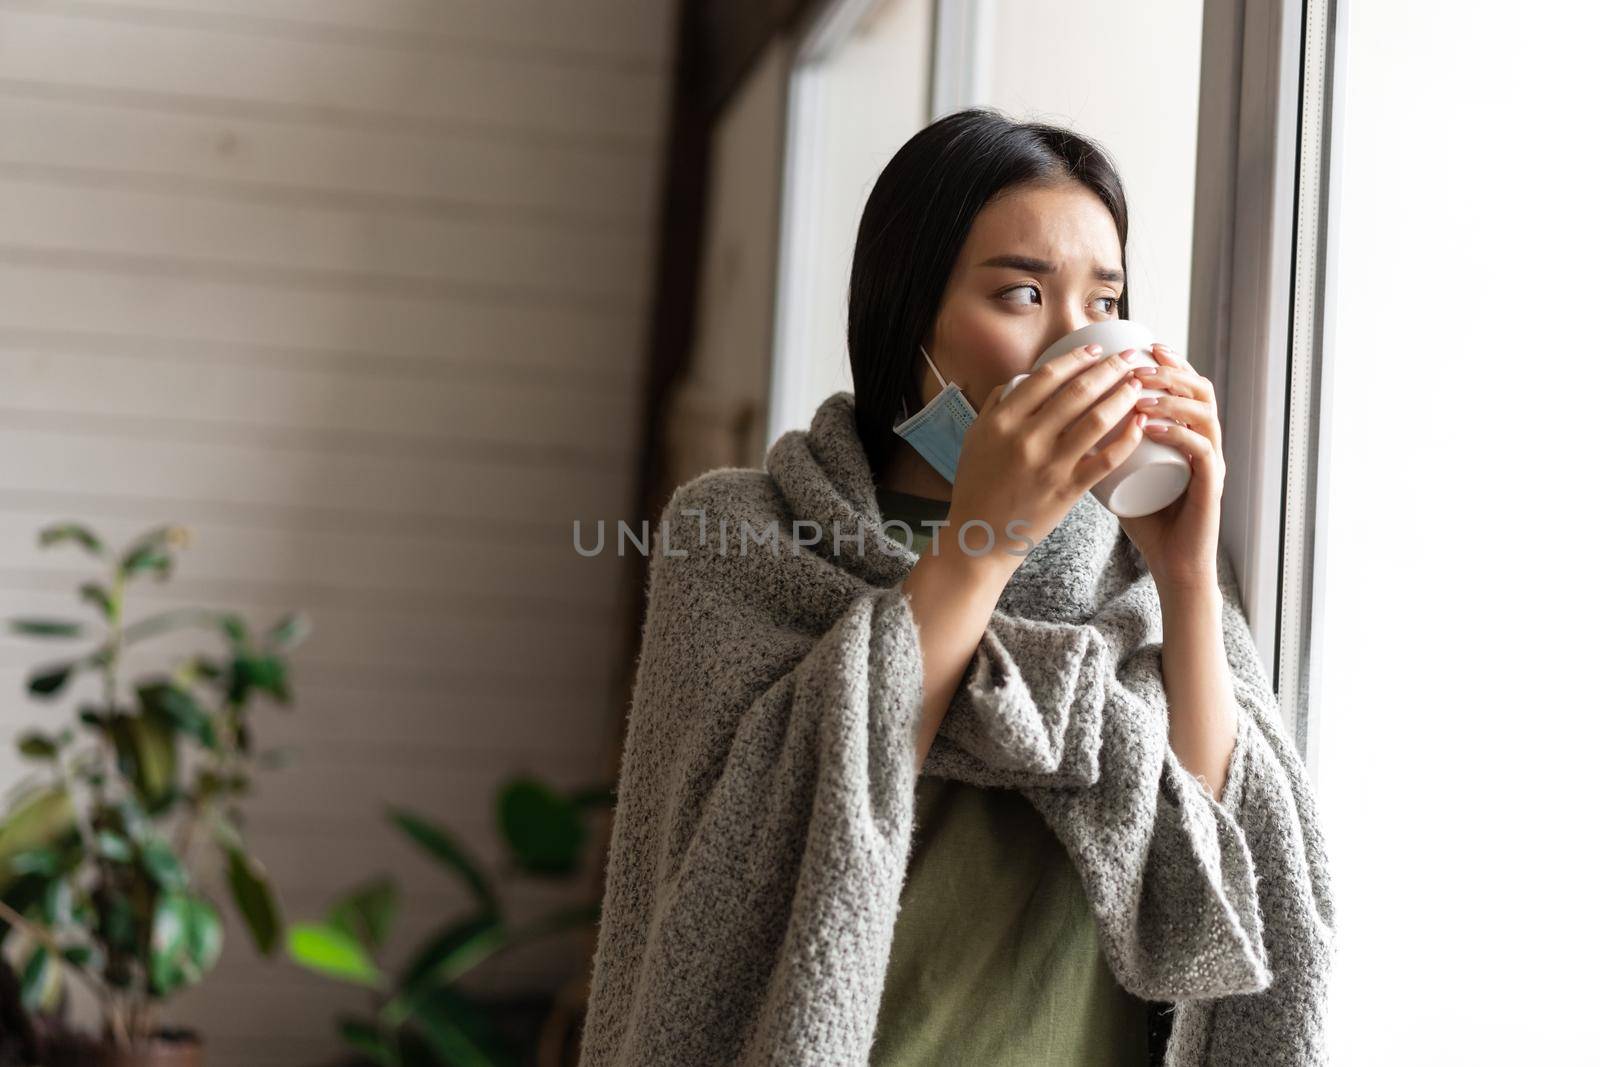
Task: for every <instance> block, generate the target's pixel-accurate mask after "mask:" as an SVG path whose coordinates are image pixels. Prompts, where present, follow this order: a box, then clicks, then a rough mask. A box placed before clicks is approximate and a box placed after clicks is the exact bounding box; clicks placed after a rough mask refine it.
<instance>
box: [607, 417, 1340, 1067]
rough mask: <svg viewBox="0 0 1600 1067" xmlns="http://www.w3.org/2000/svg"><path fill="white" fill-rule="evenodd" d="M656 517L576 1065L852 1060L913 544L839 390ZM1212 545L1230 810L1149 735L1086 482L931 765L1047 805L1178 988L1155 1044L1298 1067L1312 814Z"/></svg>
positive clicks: (1147, 708) (898, 724) (897, 724)
mask: <svg viewBox="0 0 1600 1067" xmlns="http://www.w3.org/2000/svg"><path fill="white" fill-rule="evenodd" d="M662 518H663V520H664V521H663V522H662V523H659V524H657V525H656V527H655V528H654V529H653V531H652V542H651V549H652V558H651V562H650V570H649V601H648V603H649V608H648V612H647V614H646V619H645V624H644V633H643V645H642V647H641V649H640V653H639V658H638V663H637V671H638V673H637V677H636V681H635V688H634V692H633V698H632V703H631V706H630V708H629V712H628V723H627V737H626V742H625V746H624V754H623V760H622V771H621V780H620V783H619V796H618V805H617V809H616V813H615V819H614V822H613V826H612V836H611V845H610V852H609V859H608V861H607V868H606V883H605V895H604V900H603V905H602V914H601V921H600V929H599V942H598V947H597V949H596V952H595V956H594V960H593V973H592V991H591V996H590V1002H589V1007H588V1014H587V1019H586V1023H585V1032H584V1042H583V1052H582V1058H581V1063H582V1065H583V1067H604V1065H617V1064H623V1065H629V1067H632V1065H638V1067H646V1065H649V1067H663V1065H678V1064H682V1065H694V1067H706V1065H710V1064H778V1065H786V1067H787V1065H801V1064H805V1065H809V1064H817V1065H822V1064H827V1065H850V1064H865V1063H866V1062H867V1059H868V1051H869V1049H870V1047H871V1043H872V1039H873V1034H874V1028H875V1024H876V1019H877V1012H878V1007H879V1003H880V997H881V994H882V990H883V983H884V979H885V975H886V973H887V965H888V959H889V946H890V941H891V935H892V933H893V929H894V924H895V917H896V914H897V909H898V906H899V897H900V891H901V887H902V884H903V882H904V878H905V874H906V869H907V862H908V852H909V847H910V842H911V829H912V817H913V811H914V807H913V789H914V786H915V776H916V762H915V750H914V738H915V734H916V726H917V722H918V720H919V718H920V716H921V703H922V682H921V679H922V659H921V656H922V653H921V647H920V645H919V643H918V639H917V631H916V627H915V623H914V620H913V617H912V615H911V611H910V608H909V605H908V602H907V599H906V597H905V595H904V593H903V592H902V590H901V588H900V582H901V581H902V579H904V578H905V576H906V575H907V574H908V573H909V572H910V570H911V568H912V566H913V565H914V564H915V563H916V561H917V556H916V555H915V554H914V553H913V552H911V551H910V550H909V549H907V548H906V547H905V546H904V545H903V544H901V543H900V542H899V541H897V540H895V539H894V537H893V536H891V535H889V534H886V533H884V531H883V530H882V529H881V526H880V524H881V521H882V516H881V514H880V513H879V511H878V506H877V502H876V499H875V497H874V493H873V483H872V476H871V472H870V469H869V467H868V466H867V461H866V455H865V453H864V451H863V450H862V447H861V441H860V438H859V437H858V436H857V434H856V430H855V423H854V398H853V395H852V394H851V393H848V392H839V393H835V394H834V395H833V396H831V397H829V398H828V399H827V400H826V401H824V402H823V403H822V405H821V406H820V407H819V408H818V409H817V412H816V415H815V416H814V418H813V420H812V423H811V426H810V429H809V430H805V431H801V430H795V431H791V432H789V433H787V434H785V435H783V436H782V437H781V438H779V439H778V440H777V441H776V442H775V443H774V444H773V446H772V447H771V449H770V450H769V452H768V454H767V459H766V470H765V471H761V470H755V469H745V468H722V469H719V470H714V471H710V472H708V473H706V474H702V475H700V476H699V477H697V478H695V479H693V480H692V481H689V482H687V483H685V484H684V485H682V486H680V487H679V488H678V490H677V491H676V492H675V493H674V494H673V496H672V499H671V501H670V502H669V504H668V505H667V507H666V509H665V511H664V512H663V516H662ZM774 520H776V522H777V524H778V525H777V534H776V537H775V538H772V539H769V540H768V541H767V542H766V543H761V542H760V541H759V540H758V539H759V537H760V536H761V535H762V534H763V533H766V534H769V535H770V534H771V532H772V528H771V527H770V526H769V524H770V523H772V522H773V521H774ZM746 524H748V527H746ZM835 524H837V525H835ZM835 530H837V537H836V535H835V532H834V531H835ZM943 535H944V537H947V538H953V536H954V531H952V530H949V529H948V528H947V529H946V530H945V531H944V532H943ZM741 537H742V538H743V550H742V551H741ZM809 542H816V543H809ZM942 543H943V544H944V546H945V547H944V550H945V551H951V550H954V548H953V541H951V542H942ZM724 546H725V547H724ZM774 550H776V551H774ZM1218 565H1219V577H1220V580H1221V585H1222V589H1223V594H1224V601H1225V608H1224V623H1225V643H1226V649H1227V658H1228V661H1229V664H1230V666H1231V668H1232V671H1233V677H1234V690H1235V693H1236V695H1237V699H1238V703H1239V707H1240V712H1241V713H1240V716H1239V734H1238V741H1237V744H1236V746H1235V750H1234V755H1233V759H1232V762H1231V764H1230V765H1229V769H1228V777H1227V781H1226V783H1225V787H1224V793H1223V798H1222V801H1221V802H1220V803H1218V802H1217V801H1216V800H1215V799H1214V798H1213V797H1212V796H1211V795H1210V793H1208V792H1207V790H1206V788H1205V787H1204V785H1203V784H1202V783H1201V782H1200V781H1199V780H1198V779H1196V778H1195V777H1194V776H1193V775H1191V774H1190V773H1189V772H1188V771H1187V770H1186V769H1185V768H1184V767H1183V766H1182V765H1181V764H1180V763H1179V762H1178V760H1177V757H1176V756H1175V755H1174V754H1173V752H1172V749H1171V747H1170V746H1169V744H1168V742H1167V711H1166V707H1167V705H1166V695H1165V691H1164V688H1163V684H1162V675H1161V646H1160V642H1161V611H1160V602H1159V600H1158V596H1157V591H1156V588H1155V585H1154V582H1153V580H1152V579H1151V577H1150V574H1149V571H1148V570H1147V569H1146V568H1145V566H1144V564H1143V561H1142V558H1141V557H1140V556H1139V553H1138V550H1137V549H1135V548H1134V547H1133V544H1132V542H1131V541H1130V540H1129V539H1128V538H1127V537H1126V535H1124V534H1123V533H1122V531H1121V527H1120V526H1119V525H1118V523H1117V520H1116V517H1115V516H1113V515H1112V514H1111V513H1110V512H1109V511H1107V510H1106V509H1105V508H1104V507H1103V506H1102V505H1101V504H1100V503H1099V502H1098V501H1096V500H1095V499H1094V498H1093V496H1092V495H1087V494H1086V495H1085V496H1084V497H1083V499H1082V500H1081V501H1080V502H1079V503H1078V505H1077V506H1076V507H1075V508H1074V509H1073V510H1072V511H1071V513H1070V514H1068V516H1067V517H1066V518H1065V519H1064V520H1063V521H1062V522H1061V524H1060V525H1059V526H1057V527H1056V529H1055V530H1054V531H1052V532H1051V534H1050V535H1049V536H1048V537H1046V538H1044V539H1043V540H1041V541H1040V542H1039V543H1038V544H1037V545H1036V546H1035V547H1034V549H1033V550H1032V551H1031V552H1030V553H1029V555H1028V557H1027V558H1026V560H1025V561H1024V562H1023V564H1022V565H1021V566H1020V567H1019V568H1018V570H1017V571H1016V573H1015V575H1014V576H1013V577H1012V579H1011V581H1010V584H1009V585H1008V586H1007V588H1006V590H1005V592H1004V594H1003V595H1002V597H1001V599H1000V602H999V605H998V607H997V609H996V611H995V612H994V615H993V616H992V618H991V620H990V623H989V626H988V629H987V631H986V632H985V634H984V635H983V637H982V639H981V640H980V643H979V646H978V649H977V652H976V654H975V656H974V657H973V662H972V664H971V665H970V667H969V668H968V671H967V674H966V676H965V677H964V679H963V680H962V683H961V685H960V686H959V687H958V691H957V694H956V696H955V698H954V700H953V701H952V703H951V707H950V710H949V713H948V714H947V716H946V717H945V720H944V723H943V725H942V728H941V730H940V732H939V735H938V736H937V738H936V739H935V741H934V743H933V747H932V749H931V750H930V752H929V754H928V757H927V760H926V762H925V764H924V767H923V773H925V774H931V775H937V776H942V777H947V778H955V779H959V780H961V781H965V782H970V783H973V784H976V785H979V786H984V787H992V788H1004V789H1016V790H1019V791H1020V792H1021V793H1022V794H1023V795H1024V796H1025V797H1027V798H1028V800H1029V801H1030V802H1031V803H1032V804H1033V805H1034V806H1035V807H1036V808H1037V809H1038V810H1039V812H1040V814H1041V815H1043V817H1044V818H1045V820H1046V821H1047V822H1048V824H1049V825H1050V826H1051V828H1052V829H1054V830H1055V832H1056V835H1057V837H1059V839H1060V841H1061V844H1062V845H1063V847H1065V848H1066V849H1067V852H1068V854H1069V855H1070V856H1071V858H1072V860H1073V862H1074V863H1075V864H1076V865H1077V868H1078V870H1079V871H1080V872H1081V874H1082V877H1083V883H1084V887H1085V890H1086V891H1087V894H1088V898H1089V901H1090V904H1091V907H1092V908H1093V911H1094V916H1095V921H1096V923H1097V926H1098V933H1099V936H1100V942H1101V946H1102V950H1103V951H1104V953H1105V955H1106V960H1107V963H1108V964H1109V966H1110V968H1111V970H1112V973H1113V974H1115V975H1116V977H1117V979H1118V981H1120V982H1121V983H1122V984H1123V986H1124V987H1125V988H1126V989H1128V990H1129V991H1130V992H1132V993H1133V994H1135V995H1136V996H1139V997H1142V998H1144V999H1146V1000H1162V1001H1170V1002H1173V1003H1175V1004H1176V1012H1175V1014H1174V1016H1173V1020H1172V1024H1173V1028H1172V1036H1171V1040H1170V1042H1169V1044H1168V1048H1167V1057H1166V1063H1167V1064H1169V1065H1190V1064H1218V1065H1221V1064H1227V1065H1233V1064H1238V1065H1245V1064H1248V1065H1252V1067H1259V1065H1262V1064H1296V1065H1299V1064H1319V1063H1323V1062H1325V1060H1326V1053H1325V1048H1324V1034H1323V1030H1324V1012H1325V1005H1326V993H1327V989H1326V987H1327V977H1328V971H1329V967H1330V964H1331V961H1332V956H1333V901H1332V897H1331V893H1330V885H1329V872H1328V863H1327V856H1326V852H1325V848H1324V842H1323V836H1322V832H1321V829H1320V827H1319V825H1318V821H1317V814H1316V802H1315V799H1314V797H1313V795H1312V792H1311V788H1310V785H1309V782H1308V781H1307V778H1306V771H1305V767H1304V765H1303V763H1302V762H1301V760H1300V758H1299V755H1298V754H1297V752H1296V750H1295V748H1294V746H1293V744H1292V742H1291V741H1290V740H1289V738H1288V737H1287V735H1286V733H1285V731H1284V729H1283V727H1282V726H1281V724H1280V720H1279V717H1278V710H1277V704H1276V699H1275V697H1274V694H1273V692H1272V690H1271V687H1270V685H1269V683H1268V680H1267V678H1266V677H1265V675H1264V672H1263V669H1262V666H1261V661H1260V659H1259V657H1258V655H1257V653H1256V649H1255V645H1254V644H1253V643H1252V640H1251V637H1250V634H1249V631H1248V630H1247V629H1246V625H1245V621H1244V617H1243V615H1242V613H1241V611H1240V609H1239V594H1238V587H1237V584H1236V581H1235V578H1234V574H1233V571H1232V568H1231V567H1230V566H1229V564H1228V561H1227V558H1226V555H1225V554H1224V555H1222V556H1221V557H1220V558H1219V560H1218Z"/></svg>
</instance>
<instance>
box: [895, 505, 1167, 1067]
mask: <svg viewBox="0 0 1600 1067" xmlns="http://www.w3.org/2000/svg"><path fill="white" fill-rule="evenodd" d="M878 504H879V507H880V508H881V509H882V511H883V518H884V521H885V523H887V522H889V520H891V519H899V520H901V521H902V522H905V523H906V524H907V525H909V526H910V527H911V530H912V535H911V537H910V539H909V544H908V538H907V536H906V531H905V530H904V529H902V528H900V527H898V526H888V527H887V528H886V529H887V532H888V534H889V536H890V537H893V538H895V539H897V540H899V541H900V542H901V543H902V544H908V547H910V548H912V549H913V550H914V551H916V552H917V553H919V554H920V553H922V552H923V551H925V550H926V549H927V547H928V545H929V544H931V542H932V535H933V533H934V530H933V528H919V525H920V523H921V522H923V521H924V520H942V519H943V518H944V517H945V515H946V514H947V512H948V510H949V507H950V505H949V503H948V502H946V501H942V500H931V499H928V498H926V497H919V496H912V495H909V494H906V493H898V492H894V491H891V490H885V489H879V490H878ZM938 536H939V551H940V552H941V553H944V552H959V551H960V548H959V545H958V543H957V542H956V540H955V531H953V530H952V529H951V528H950V527H948V526H941V527H938ZM979 540H980V541H981V540H982V539H981V538H979ZM1146 1011H1147V1005H1146V1003H1145V1001H1143V1000H1140V999H1139V998H1137V997H1135V996H1133V995H1132V994H1131V993H1128V992H1127V991H1126V990H1124V989H1123V988H1122V987H1121V986H1120V985H1118V984H1117V981H1116V979H1115V978H1114V977H1113V976H1112V974H1111V971H1110V969H1109V968H1108V967H1107V965H1106V962H1105V958H1104V957H1103V956H1102V955H1101V953H1100V946H1099V942H1098V938H1097V935H1096V931H1095V924H1094V917H1093V915H1092V914H1091V913H1090V910H1089V902H1088V899H1087V898H1086V897H1085V895H1084V890H1083V884H1082V882H1081V881H1080V880H1079V877H1078V871H1077V868H1075V867H1074V866H1073V864H1072V861H1071V858H1070V857H1069V856H1068V855H1067V851H1066V849H1065V848H1064V847H1063V846H1062V844H1061V842H1060V840H1059V839H1058V838H1057V837H1056V836H1055V833H1054V832H1053V831H1052V830H1051V829H1050V828H1049V826H1048V825H1046V824H1045V822H1044V819H1043V818H1042V817H1041V816H1040V815H1039V813H1038V812H1037V811H1036V810H1035V809H1034V807H1033V805H1032V804H1030V803H1028V801H1027V799H1026V798H1024V797H1023V795H1022V794H1021V793H1018V792H1016V791H1015V790H1010V789H984V788H980V787H978V786H974V785H969V784H967V783H965V782H956V781H952V780H950V779H945V778H932V777H928V776H926V775H923V776H919V777H918V779H917V786H916V820H915V823H914V824H913V830H912V842H911V857H910V861H909V864H908V867H907V872H906V881H905V885H904V887H903V888H902V890H901V895H900V912H899V915H898V916H897V918H896V920H895V927H894V938H893V941H892V943H891V946H890V954H889V971H888V977H887V979H886V981H885V985H884V991H883V1001H882V1005H881V1007H880V1009H879V1012H878V1025H877V1031H876V1034H875V1036H874V1039H873V1046H872V1052H871V1057H870V1063H871V1064H872V1067H913V1065H916V1067H924V1065H928V1064H981V1065H983V1067H1044V1065H1050V1067H1056V1065H1060V1067H1124V1065H1126V1067H1133V1065H1140V1067H1142V1065H1144V1064H1146V1063H1147V1062H1148V1060H1149V1035H1148V1022H1149V1020H1148V1019H1147V1016H1146Z"/></svg>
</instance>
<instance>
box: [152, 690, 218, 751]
mask: <svg viewBox="0 0 1600 1067" xmlns="http://www.w3.org/2000/svg"><path fill="white" fill-rule="evenodd" d="M137 692H138V694H139V706H140V707H141V708H143V709H144V712H145V714H146V715H150V716H152V717H154V718H159V719H164V720H166V722H167V724H168V725H169V726H171V727H172V728H173V729H174V730H176V731H178V732H179V733H182V734H187V735H189V736H190V737H192V738H194V739H195V740H197V741H199V742H200V743H201V744H202V745H204V746H205V747H206V748H209V749H212V750H215V749H216V747H217V731H216V727H215V725H214V723H213V721H212V717H211V713H210V712H208V711H206V709H205V708H202V707H201V706H200V704H199V702H198V701H196V700H195V698H194V697H193V695H191V694H190V693H189V692H188V691H187V690H185V689H183V688H181V687H180V686H176V685H173V684H172V683H171V682H169V681H167V680H166V679H160V680H158V681H153V682H146V683H145V684H143V685H141V686H139V687H138V689H137Z"/></svg>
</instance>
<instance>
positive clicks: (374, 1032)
mask: <svg viewBox="0 0 1600 1067" xmlns="http://www.w3.org/2000/svg"><path fill="white" fill-rule="evenodd" d="M339 1036H340V1037H342V1038H344V1043H345V1044H347V1045H349V1046H350V1047H351V1048H353V1049H355V1050H356V1051H357V1052H359V1053H361V1055H363V1056H365V1057H366V1058H367V1059H369V1060H371V1061H372V1062H373V1063H376V1064H378V1065H379V1067H400V1057H399V1056H397V1055H395V1052H394V1050H393V1049H391V1048H390V1047H389V1046H388V1045H387V1044H385V1043H384V1040H383V1032H382V1031H381V1030H379V1029H378V1028H377V1027H376V1026H373V1025H372V1024H371V1023H369V1022H365V1021H363V1020H361V1019H351V1018H344V1019H340V1020H339Z"/></svg>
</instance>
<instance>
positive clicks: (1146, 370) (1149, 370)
mask: <svg viewBox="0 0 1600 1067" xmlns="http://www.w3.org/2000/svg"><path fill="white" fill-rule="evenodd" d="M1160 369H1161V368H1160V367H1135V368H1133V373H1135V374H1137V375H1140V376H1141V377H1145V378H1148V377H1150V375H1152V374H1154V373H1156V372H1157V371H1159V370H1160Z"/></svg>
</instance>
